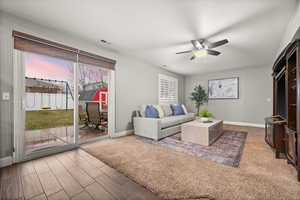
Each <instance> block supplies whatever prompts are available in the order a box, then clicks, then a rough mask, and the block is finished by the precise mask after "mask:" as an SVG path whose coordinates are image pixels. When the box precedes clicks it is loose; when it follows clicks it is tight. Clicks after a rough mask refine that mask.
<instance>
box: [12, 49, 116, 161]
mask: <svg viewBox="0 0 300 200" xmlns="http://www.w3.org/2000/svg"><path fill="white" fill-rule="evenodd" d="M14 51H15V58H14V65H15V66H14V70H15V72H16V74H15V83H14V85H15V93H14V96H15V97H14V98H15V102H16V105H15V113H14V115H15V130H14V132H15V133H16V134H15V146H16V148H17V152H16V162H17V161H21V160H30V159H33V158H36V157H41V156H45V155H49V154H52V153H56V152H61V151H66V150H70V149H73V148H77V147H78V145H79V144H81V143H86V142H90V141H94V140H98V139H100V138H107V137H109V135H111V134H112V133H113V132H114V128H113V127H114V119H113V112H114V111H113V109H112V108H113V104H114V101H113V96H112V95H111V92H113V89H114V88H113V86H112V85H111V83H112V82H113V81H112V77H111V75H113V72H112V71H110V70H107V69H104V68H101V67H99V66H94V65H89V64H83V63H77V62H73V61H70V60H64V59H61V58H56V57H51V56H47V55H42V54H36V53H30V52H26V51H19V50H14ZM19 105H21V109H19V108H20V107H19ZM109 107H110V109H109ZM109 113H111V114H109Z"/></svg>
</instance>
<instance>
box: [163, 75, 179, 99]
mask: <svg viewBox="0 0 300 200" xmlns="http://www.w3.org/2000/svg"><path fill="white" fill-rule="evenodd" d="M162 81H167V82H168V83H167V84H168V86H170V84H172V82H173V84H174V85H175V94H174V95H173V98H172V97H171V96H169V97H166V98H162V96H161V84H162V83H161V82H162ZM168 90H170V88H168ZM168 92H170V91H168ZM158 103H159V104H176V103H178V79H177V78H174V77H172V76H168V75H165V74H158Z"/></svg>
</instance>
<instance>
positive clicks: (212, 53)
mask: <svg viewBox="0 0 300 200" xmlns="http://www.w3.org/2000/svg"><path fill="white" fill-rule="evenodd" d="M206 51H207V54H209V55H213V56H218V55H220V54H221V52H219V51H215V50H211V49H206Z"/></svg>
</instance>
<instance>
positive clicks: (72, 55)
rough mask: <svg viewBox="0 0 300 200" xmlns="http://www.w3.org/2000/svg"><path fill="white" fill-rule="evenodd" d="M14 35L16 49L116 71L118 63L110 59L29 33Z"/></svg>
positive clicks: (16, 32) (14, 33) (14, 32)
mask: <svg viewBox="0 0 300 200" xmlns="http://www.w3.org/2000/svg"><path fill="white" fill-rule="evenodd" d="M12 35H13V37H14V48H15V49H19V50H22V51H28V52H33V53H38V54H43V55H47V56H51V57H57V58H62V59H66V60H71V61H74V62H81V63H84V64H90V65H95V66H100V67H104V68H107V69H110V70H114V69H115V64H116V61H115V60H112V59H109V58H105V57H102V56H98V55H96V54H92V53H89V52H86V51H82V50H79V49H76V48H73V47H69V46H66V45H63V44H60V43H57V42H53V41H49V40H46V39H42V38H38V37H36V36H33V35H29V34H27V33H22V32H18V31H13V33H12Z"/></svg>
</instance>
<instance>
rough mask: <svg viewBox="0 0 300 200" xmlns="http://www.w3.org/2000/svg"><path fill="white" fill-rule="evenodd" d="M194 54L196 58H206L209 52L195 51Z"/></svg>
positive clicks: (203, 50) (204, 50)
mask: <svg viewBox="0 0 300 200" xmlns="http://www.w3.org/2000/svg"><path fill="white" fill-rule="evenodd" d="M193 54H194V55H195V56H196V57H202V56H206V55H207V51H206V49H200V50H195V51H193Z"/></svg>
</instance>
